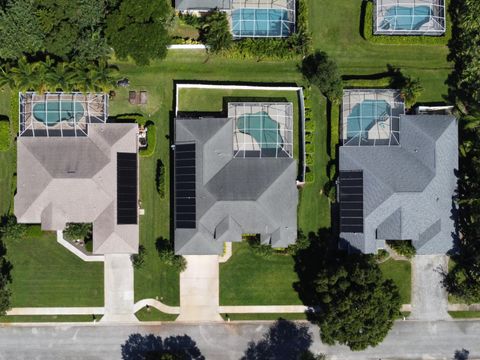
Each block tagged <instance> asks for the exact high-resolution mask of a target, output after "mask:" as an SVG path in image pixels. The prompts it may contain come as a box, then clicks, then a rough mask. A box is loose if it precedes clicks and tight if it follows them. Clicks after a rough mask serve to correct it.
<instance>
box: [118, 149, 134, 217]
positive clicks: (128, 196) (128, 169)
mask: <svg viewBox="0 0 480 360" xmlns="http://www.w3.org/2000/svg"><path fill="white" fill-rule="evenodd" d="M137 187H138V185H137V154H136V153H117V224H120V225H127V224H136V223H137V209H138V204H137Z"/></svg>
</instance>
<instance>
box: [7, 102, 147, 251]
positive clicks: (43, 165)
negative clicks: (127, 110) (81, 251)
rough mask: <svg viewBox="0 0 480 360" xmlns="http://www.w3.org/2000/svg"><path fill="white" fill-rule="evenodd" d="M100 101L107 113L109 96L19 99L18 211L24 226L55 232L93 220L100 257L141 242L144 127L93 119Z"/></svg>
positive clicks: (100, 106) (95, 240) (15, 205)
mask: <svg viewBox="0 0 480 360" xmlns="http://www.w3.org/2000/svg"><path fill="white" fill-rule="evenodd" d="M72 96H74V99H75V104H76V105H75V111H73V112H72V104H73V102H72ZM99 97H100V98H101V101H99V102H94V103H93V105H95V109H96V110H97V111H98V112H99V113H100V112H102V113H104V112H105V111H106V99H105V98H103V97H102V96H99V95H98V94H97V95H91V94H86V95H84V94H73V95H72V94H63V93H56V94H34V93H29V94H27V95H23V94H20V101H21V109H22V112H21V114H20V129H21V132H20V136H19V137H18V140H17V193H16V195H15V199H14V212H15V216H16V217H17V221H18V222H19V223H26V224H41V227H42V230H49V231H61V230H64V229H65V227H66V225H67V224H68V223H92V224H93V253H94V254H110V253H128V254H133V253H137V252H138V242H139V227H138V160H137V158H138V151H137V149H138V144H137V134H138V128H137V124H113V123H106V122H104V121H105V120H106V115H105V116H98V117H93V116H91V115H90V111H89V110H90V108H89V107H90V106H93V105H92V104H91V102H92V101H93V100H95V99H98V98H99ZM73 114H74V116H73Z"/></svg>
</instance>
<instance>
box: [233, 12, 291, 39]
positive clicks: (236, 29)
mask: <svg viewBox="0 0 480 360" xmlns="http://www.w3.org/2000/svg"><path fill="white" fill-rule="evenodd" d="M292 31H293V24H292V23H290V22H289V19H288V11H287V10H284V9H236V10H233V11H232V32H233V35H234V36H236V37H255V36H271V37H279V36H289V35H290V34H291V32H292Z"/></svg>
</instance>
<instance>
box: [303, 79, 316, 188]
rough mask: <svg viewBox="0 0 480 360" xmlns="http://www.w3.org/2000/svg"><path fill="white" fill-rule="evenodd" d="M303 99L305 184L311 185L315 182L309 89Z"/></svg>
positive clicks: (313, 124) (305, 90)
mask: <svg viewBox="0 0 480 360" xmlns="http://www.w3.org/2000/svg"><path fill="white" fill-rule="evenodd" d="M303 98H304V105H305V152H306V156H305V165H306V166H307V171H306V173H305V182H308V183H312V182H314V181H315V174H314V169H313V167H314V162H315V144H314V139H315V122H314V120H313V113H312V98H311V94H310V89H307V88H306V89H304V90H303Z"/></svg>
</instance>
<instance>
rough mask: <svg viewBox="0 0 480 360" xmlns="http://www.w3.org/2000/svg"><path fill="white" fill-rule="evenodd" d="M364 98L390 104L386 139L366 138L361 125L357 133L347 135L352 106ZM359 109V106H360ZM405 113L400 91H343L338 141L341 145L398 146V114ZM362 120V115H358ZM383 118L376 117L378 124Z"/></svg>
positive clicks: (376, 123)
mask: <svg viewBox="0 0 480 360" xmlns="http://www.w3.org/2000/svg"><path fill="white" fill-rule="evenodd" d="M365 100H373V101H381V100H384V101H386V102H387V103H388V105H389V106H390V110H389V113H388V119H389V120H390V129H389V136H388V138H387V139H366V138H365V137H364V136H363V135H364V130H362V128H363V127H362V126H361V127H360V130H359V131H358V133H357V134H356V135H354V136H351V137H348V120H349V118H351V117H350V114H351V112H352V111H353V108H354V107H355V106H356V105H359V104H361V103H362V102H363V101H365ZM360 109H361V107H360ZM404 114H405V102H404V101H403V99H402V97H401V95H400V91H398V90H393V89H349V90H344V91H343V101H342V119H341V126H340V134H339V136H340V142H341V144H342V145H343V146H398V145H400V115H404ZM358 118H359V120H360V121H362V115H361V114H360V116H358ZM380 121H384V119H376V120H375V125H378V123H379V122H380Z"/></svg>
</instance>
